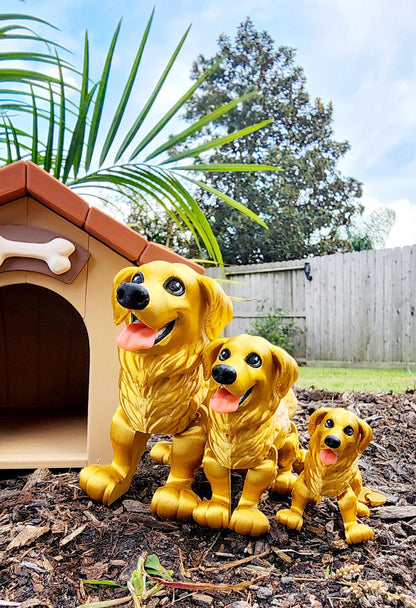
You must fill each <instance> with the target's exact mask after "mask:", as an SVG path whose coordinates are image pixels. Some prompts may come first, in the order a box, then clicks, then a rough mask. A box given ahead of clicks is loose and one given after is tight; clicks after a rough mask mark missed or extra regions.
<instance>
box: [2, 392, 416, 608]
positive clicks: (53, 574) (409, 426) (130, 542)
mask: <svg viewBox="0 0 416 608" xmlns="http://www.w3.org/2000/svg"><path fill="white" fill-rule="evenodd" d="M296 392H297V396H298V399H299V410H298V413H297V415H296V423H297V425H298V428H299V432H300V436H301V442H302V445H303V446H304V447H307V441H308V436H307V433H306V428H307V422H308V420H309V416H310V414H311V413H312V412H313V411H314V410H315V409H316V408H318V407H320V406H322V405H326V406H327V405H331V406H332V405H333V406H341V407H349V408H351V409H352V410H353V411H354V412H355V413H357V414H358V415H359V416H361V417H362V418H364V419H366V420H367V421H368V422H369V424H370V425H371V426H372V428H373V431H374V440H373V442H372V443H371V444H370V446H369V447H368V448H367V450H366V451H365V453H364V455H363V456H362V458H361V460H360V468H361V471H362V474H363V478H364V481H365V484H366V485H367V486H369V487H371V488H374V489H376V490H378V491H381V492H383V493H384V494H385V495H386V496H387V503H386V505H384V506H382V507H379V508H374V509H372V513H371V518H370V520H369V523H370V525H371V526H372V527H373V529H374V532H375V538H374V540H372V541H369V542H367V543H363V544H360V545H355V546H349V545H347V544H346V542H345V540H344V532H343V526H342V520H341V517H340V514H339V510H338V507H337V504H336V502H335V501H333V500H330V499H324V500H323V502H322V503H321V504H320V505H318V506H316V507H312V506H309V507H308V508H307V510H306V512H305V518H304V520H305V523H304V527H303V529H302V530H301V532H299V533H298V532H294V531H291V530H290V531H289V530H287V529H286V528H283V527H282V526H281V525H279V524H277V522H276V521H275V519H274V515H275V513H276V511H277V510H278V509H280V508H282V507H285V506H288V505H289V504H290V500H289V498H286V497H282V496H278V495H275V494H270V495H267V494H266V495H265V496H264V498H263V499H262V502H261V508H262V510H263V511H264V512H265V513H266V515H267V516H268V517H269V520H270V522H271V530H270V532H269V533H267V534H265V535H263V536H262V537H259V538H249V537H244V536H238V535H237V534H235V533H234V532H230V531H229V530H211V529H205V528H201V527H199V526H198V525H197V524H195V523H194V522H189V523H180V522H176V521H163V520H160V519H158V518H157V517H155V516H153V515H152V514H151V513H150V512H149V504H150V501H151V497H152V494H153V492H154V491H155V489H156V488H157V487H158V486H159V485H161V484H162V483H163V482H164V480H165V479H166V476H167V473H168V470H167V468H166V467H164V466H162V465H156V464H155V463H153V462H152V461H151V460H150V458H149V457H148V455H147V454H146V456H145V457H144V459H143V461H142V463H141V465H140V468H139V471H138V474H136V476H135V478H134V479H133V483H132V485H131V487H130V489H129V491H128V492H127V494H126V495H125V496H124V497H122V498H121V499H119V500H118V501H116V502H115V503H114V504H113V505H111V506H110V507H105V506H103V505H100V504H95V503H93V502H92V501H91V499H90V498H89V497H88V496H86V495H85V494H84V492H83V491H82V490H80V488H79V486H78V473H77V472H75V471H74V472H51V471H49V470H47V469H39V470H37V471H34V472H29V473H27V474H25V473H21V474H19V473H17V472H6V471H3V472H2V479H1V481H0V606H19V607H20V608H31V607H33V606H46V607H53V608H55V607H56V608H64V607H65V608H75V607H77V606H80V605H82V604H89V603H91V602H97V601H98V600H102V601H104V600H116V599H117V598H122V597H125V596H127V595H129V591H128V590H126V589H123V588H117V587H106V586H97V585H90V584H88V583H87V582H86V581H87V580H91V579H94V580H97V579H100V580H101V579H107V580H109V579H110V580H113V581H116V582H118V583H121V584H122V585H126V582H127V580H128V579H129V578H130V576H131V573H132V571H133V570H134V569H135V568H136V565H137V561H138V558H139V557H140V556H144V555H146V554H147V555H149V554H156V555H157V556H158V558H159V560H160V562H161V563H162V564H163V565H164V566H165V567H167V568H168V569H171V570H173V578H174V579H175V581H182V582H185V583H193V584H196V583H200V584H201V585H200V587H199V588H195V590H194V589H177V588H172V587H163V588H161V589H160V590H159V592H158V593H157V594H156V595H154V596H153V597H151V598H149V599H147V600H146V601H145V602H143V605H144V606H146V607H147V608H156V607H157V608H159V607H160V608H162V607H163V606H170V605H172V604H173V605H175V606H177V607H178V608H182V607H183V608H185V607H193V606H205V607H209V606H212V607H213V608H214V607H215V608H217V607H218V608H221V607H228V608H231V607H234V608H245V607H246V606H258V607H259V608H263V607H266V606H278V607H280V608H295V607H302V608H304V607H308V606H311V607H313V608H321V607H329V608H350V607H352V606H363V607H367V606H380V607H382V606H389V605H392V606H393V605H397V606H412V607H414V606H416V599H415V598H416V583H415V571H416V565H415V555H416V483H415V473H416V454H415V445H416V424H415V421H416V395H415V394H414V393H413V392H408V393H406V394H389V393H382V394H372V393H349V392H346V393H342V394H340V393H331V392H326V391H325V392H324V391H318V390H315V389H311V388H310V389H297V391H296ZM156 439H157V438H155V437H154V438H152V442H154V441H155V440H156ZM232 479H233V494H234V498H235V500H236V499H237V498H238V493H239V492H240V491H241V488H242V478H241V476H240V475H239V474H237V473H235V474H233V476H232ZM195 490H196V492H197V493H198V494H199V495H200V496H201V497H208V496H209V487H208V483H207V482H206V480H205V478H204V475H203V474H202V472H200V473H198V475H197V479H196V482H195ZM218 585H237V586H238V585H241V587H240V588H231V589H225V588H224V587H217V588H216V586H218ZM185 586H191V587H192V585H185ZM125 605H126V606H133V602H132V601H130V602H129V603H126V604H125Z"/></svg>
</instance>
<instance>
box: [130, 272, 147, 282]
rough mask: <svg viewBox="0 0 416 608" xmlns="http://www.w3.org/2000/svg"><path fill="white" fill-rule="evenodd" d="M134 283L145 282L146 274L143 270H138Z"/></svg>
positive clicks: (133, 279)
mask: <svg viewBox="0 0 416 608" xmlns="http://www.w3.org/2000/svg"><path fill="white" fill-rule="evenodd" d="M131 282H132V283H144V276H143V274H142V273H141V272H136V274H135V275H134V277H133V278H132V280H131Z"/></svg>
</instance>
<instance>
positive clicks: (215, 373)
mask: <svg viewBox="0 0 416 608" xmlns="http://www.w3.org/2000/svg"><path fill="white" fill-rule="evenodd" d="M211 373H212V377H213V378H214V380H215V382H218V384H233V382H235V381H236V380H237V372H236V371H235V369H234V368H233V367H231V365H222V364H220V365H215V366H214V367H213V368H212V372H211Z"/></svg>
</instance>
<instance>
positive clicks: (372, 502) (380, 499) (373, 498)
mask: <svg viewBox="0 0 416 608" xmlns="http://www.w3.org/2000/svg"><path fill="white" fill-rule="evenodd" d="M358 500H359V501H360V502H362V503H363V504H364V505H369V506H370V507H379V506H380V505H384V503H385V502H386V497H385V496H384V494H382V493H381V492H375V491H374V490H371V489H370V488H366V487H364V486H363V487H362V489H361V492H360V495H359V497H358Z"/></svg>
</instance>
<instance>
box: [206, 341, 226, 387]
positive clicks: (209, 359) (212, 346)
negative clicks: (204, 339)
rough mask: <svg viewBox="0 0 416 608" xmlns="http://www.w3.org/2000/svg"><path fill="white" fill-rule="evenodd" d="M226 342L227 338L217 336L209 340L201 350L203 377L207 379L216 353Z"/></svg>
mask: <svg viewBox="0 0 416 608" xmlns="http://www.w3.org/2000/svg"><path fill="white" fill-rule="evenodd" d="M226 342H227V338H217V339H216V340H214V341H213V342H210V343H209V344H208V346H207V347H206V348H204V350H203V352H202V369H203V370H204V379H205V380H208V378H209V377H210V376H211V368H212V364H213V363H214V361H215V359H216V358H217V357H218V353H219V352H220V350H221V349H222V347H223V346H224V344H225V343H226Z"/></svg>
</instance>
